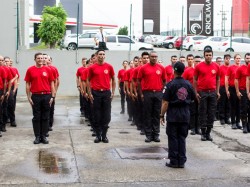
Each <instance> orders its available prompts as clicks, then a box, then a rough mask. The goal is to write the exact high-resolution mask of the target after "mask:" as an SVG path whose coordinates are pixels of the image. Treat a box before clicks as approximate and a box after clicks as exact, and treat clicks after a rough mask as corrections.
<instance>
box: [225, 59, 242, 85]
mask: <svg viewBox="0 0 250 187" xmlns="http://www.w3.org/2000/svg"><path fill="white" fill-rule="evenodd" d="M239 67H240V66H237V65H235V64H234V65H231V66H230V67H229V68H228V69H227V74H226V76H228V85H229V86H232V87H234V86H235V85H234V79H235V74H236V71H237V69H238V68H239Z"/></svg>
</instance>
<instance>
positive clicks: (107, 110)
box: [92, 90, 111, 137]
mask: <svg viewBox="0 0 250 187" xmlns="http://www.w3.org/2000/svg"><path fill="white" fill-rule="evenodd" d="M92 95H93V97H94V101H93V117H94V119H93V120H94V123H93V125H94V131H95V132H96V136H99V137H100V136H104V137H105V136H106V134H107V130H108V128H109V122H110V120H111V99H110V97H111V91H110V90H106V91H96V90H92Z"/></svg>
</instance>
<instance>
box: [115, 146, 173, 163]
mask: <svg viewBox="0 0 250 187" xmlns="http://www.w3.org/2000/svg"><path fill="white" fill-rule="evenodd" d="M116 151H117V152H118V154H119V156H120V158H122V159H156V160H160V159H166V158H167V157H168V149H167V148H163V147H158V146H155V147H138V148H117V149H116Z"/></svg>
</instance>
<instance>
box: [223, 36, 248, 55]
mask: <svg viewBox="0 0 250 187" xmlns="http://www.w3.org/2000/svg"><path fill="white" fill-rule="evenodd" d="M230 41H231V39H230V38H227V40H226V41H223V42H221V44H220V47H219V51H222V52H230V51H232V52H250V38H246V37H232V45H231V46H230Z"/></svg>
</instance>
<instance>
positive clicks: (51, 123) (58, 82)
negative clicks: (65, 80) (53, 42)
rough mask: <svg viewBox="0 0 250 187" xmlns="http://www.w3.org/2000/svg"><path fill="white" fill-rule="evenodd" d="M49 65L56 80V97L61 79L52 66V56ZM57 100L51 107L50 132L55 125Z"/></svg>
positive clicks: (49, 58) (48, 60)
mask: <svg viewBox="0 0 250 187" xmlns="http://www.w3.org/2000/svg"><path fill="white" fill-rule="evenodd" d="M47 65H48V67H49V68H50V69H51V70H52V72H53V75H54V78H55V81H54V85H55V96H56V93H57V90H58V88H59V85H60V79H59V72H58V69H57V68H56V67H55V66H53V65H52V57H51V56H48V59H47ZM55 99H56V98H55ZM55 99H54V100H53V102H52V104H51V107H50V115H49V116H50V119H49V131H52V130H53V129H52V127H53V123H54V111H55V101H56V100H55Z"/></svg>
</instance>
